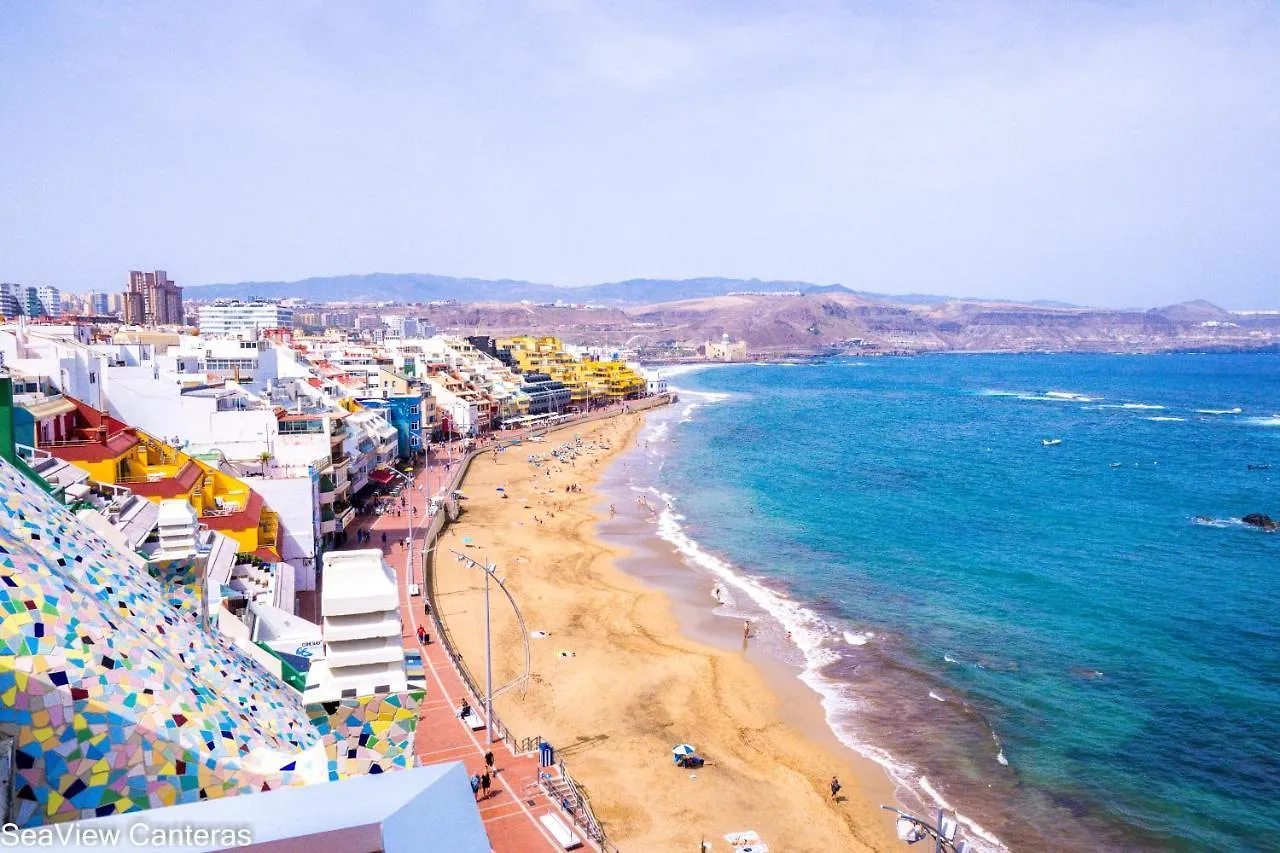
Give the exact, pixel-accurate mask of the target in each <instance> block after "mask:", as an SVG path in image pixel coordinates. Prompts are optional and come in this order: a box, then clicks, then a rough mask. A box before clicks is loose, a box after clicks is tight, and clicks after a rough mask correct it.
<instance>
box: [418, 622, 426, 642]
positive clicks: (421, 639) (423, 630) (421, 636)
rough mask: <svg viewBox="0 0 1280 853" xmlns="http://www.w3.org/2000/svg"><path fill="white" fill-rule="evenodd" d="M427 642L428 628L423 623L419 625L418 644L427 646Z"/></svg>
mask: <svg viewBox="0 0 1280 853" xmlns="http://www.w3.org/2000/svg"><path fill="white" fill-rule="evenodd" d="M426 644H427V629H426V628H423V627H422V626H421V625H419V626H418V645H420V646H425V645H426Z"/></svg>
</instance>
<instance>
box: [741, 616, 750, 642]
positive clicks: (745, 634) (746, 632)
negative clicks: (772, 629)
mask: <svg viewBox="0 0 1280 853" xmlns="http://www.w3.org/2000/svg"><path fill="white" fill-rule="evenodd" d="M749 639H751V620H750V619H743V620H742V642H744V643H745V642H746V641H747V640H749Z"/></svg>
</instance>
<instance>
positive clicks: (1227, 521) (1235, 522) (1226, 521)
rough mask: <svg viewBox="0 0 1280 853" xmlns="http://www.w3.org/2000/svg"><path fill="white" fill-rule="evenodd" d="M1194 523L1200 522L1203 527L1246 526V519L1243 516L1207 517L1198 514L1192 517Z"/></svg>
mask: <svg viewBox="0 0 1280 853" xmlns="http://www.w3.org/2000/svg"><path fill="white" fill-rule="evenodd" d="M1191 523H1192V524H1199V525H1200V526H1202V527H1244V519H1241V518H1206V517H1204V516H1197V517H1196V518H1193V519H1191Z"/></svg>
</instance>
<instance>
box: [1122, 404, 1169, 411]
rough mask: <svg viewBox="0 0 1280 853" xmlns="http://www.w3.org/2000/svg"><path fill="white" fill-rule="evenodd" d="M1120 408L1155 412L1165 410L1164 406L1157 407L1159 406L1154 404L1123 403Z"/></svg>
mask: <svg viewBox="0 0 1280 853" xmlns="http://www.w3.org/2000/svg"><path fill="white" fill-rule="evenodd" d="M1120 408H1122V409H1152V410H1155V409H1163V408H1164V406H1157V405H1156V404H1154V403H1121V404H1120Z"/></svg>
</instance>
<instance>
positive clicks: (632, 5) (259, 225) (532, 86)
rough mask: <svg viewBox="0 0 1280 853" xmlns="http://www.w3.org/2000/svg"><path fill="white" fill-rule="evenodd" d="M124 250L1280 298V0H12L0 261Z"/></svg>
mask: <svg viewBox="0 0 1280 853" xmlns="http://www.w3.org/2000/svg"><path fill="white" fill-rule="evenodd" d="M130 269H165V270H167V271H168V272H169V275H170V277H171V278H173V279H174V280H176V281H178V283H180V284H184V285H195V284H204V283H213V282H235V281H244V280H257V281H269V280H295V279H300V278H305V277H308V276H320V275H338V274H345V273H370V272H422V273H438V274H444V275H459V276H474V277H480V278H504V277H505V278H517V279H526V280H530V281H538V282H546V283H551V284H561V285H580V284H592V283H597V282H602V281H616V280H621V279H629V278H639V277H652V278H686V277H696V276H726V277H741V278H752V277H755V278H761V279H786V280H801V281H811V282H815V283H819V284H829V283H837V282H838V283H841V284H844V285H846V286H848V287H851V288H855V289H859V290H869V291H875V292H885V293H911V292H916V293H920V292H923V293H940V294H949V295H953V296H983V297H1002V298H1010V299H1056V300H1064V301H1068V302H1075V303H1078V304H1091V305H1100V306H1114V307H1122V306H1123V307H1130V306H1154V305H1164V304H1171V303H1175V302H1180V301H1183V300H1187V299H1195V298H1207V299H1209V300H1211V301H1213V302H1216V303H1218V304H1220V305H1223V306H1225V307H1231V308H1259V307H1280V4H1276V3H1272V2H1232V3H1211V4H1184V3H1178V2H1167V3H1150V4H1147V3H1136V2H1123V0H1116V2H1089V0H1074V2H1062V3H1040V2H1035V0H1026V2H1009V3H1003V2H982V3H964V2H954V3H953V2H935V3H915V2H910V0H906V1H905V2H890V0H883V2H870V3H861V4H845V3H834V2H804V0H797V2H787V3H783V2H778V3H763V2H753V1H752V0H740V2H723V3H706V4H693V3H674V2H673V3H648V2H643V0H633V2H626V3H618V4H610V3H586V2H582V3H579V2H572V0H557V1H556V2H553V1H552V0H544V1H543V2H526V3H510V4H507V3H485V2H480V0H456V2H404V3H398V2H368V3H318V2H317V3H289V2H280V3H261V2H236V0H230V2H220V3H216V4H194V3H131V2H111V3H101V2H96V0H95V2H74V1H73V0H71V1H70V2H58V3H23V2H19V0H0V281H17V282H22V283H27V284H52V285H54V286H57V287H60V288H62V289H64V290H69V291H84V290H90V289H96V290H120V289H122V288H123V287H124V285H125V282H126V279H127V271H128V270H130ZM657 295H660V294H655V296H657Z"/></svg>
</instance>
